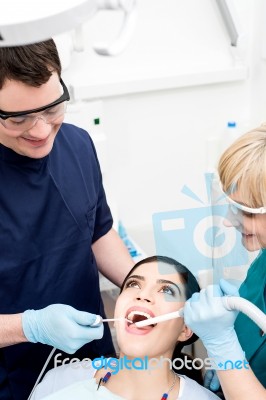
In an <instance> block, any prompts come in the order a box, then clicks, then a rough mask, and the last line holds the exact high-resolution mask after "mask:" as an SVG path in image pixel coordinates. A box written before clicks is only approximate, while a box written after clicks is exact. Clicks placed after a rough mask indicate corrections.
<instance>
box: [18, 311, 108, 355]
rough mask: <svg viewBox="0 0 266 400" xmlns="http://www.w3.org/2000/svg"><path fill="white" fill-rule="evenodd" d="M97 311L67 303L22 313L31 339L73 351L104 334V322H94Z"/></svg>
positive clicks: (25, 332) (69, 351) (70, 352)
mask: <svg viewBox="0 0 266 400" xmlns="http://www.w3.org/2000/svg"><path fill="white" fill-rule="evenodd" d="M95 320H96V315H95V314H90V313H88V312H85V311H78V310H76V309H75V308H73V307H71V306H68V305H65V304H52V305H50V306H48V307H46V308H43V309H41V310H27V311H25V312H24V313H23V314H22V328H23V331H24V335H25V337H26V338H27V340H28V341H29V342H32V343H37V342H40V343H43V344H48V345H50V346H53V347H56V348H57V349H60V350H63V351H65V352H66V353H69V354H73V353H75V352H76V351H77V350H78V349H79V348H80V347H82V346H83V345H84V344H86V343H89V342H91V341H92V340H95V339H101V338H102V336H103V324H101V325H100V326H97V327H91V326H90V325H91V324H93V322H94V321H95Z"/></svg>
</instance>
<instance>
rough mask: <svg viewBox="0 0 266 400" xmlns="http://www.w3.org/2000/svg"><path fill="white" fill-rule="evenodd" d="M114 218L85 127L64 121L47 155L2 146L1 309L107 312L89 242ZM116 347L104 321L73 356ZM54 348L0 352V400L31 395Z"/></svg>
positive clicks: (8, 311)
mask: <svg viewBox="0 0 266 400" xmlns="http://www.w3.org/2000/svg"><path fill="white" fill-rule="evenodd" d="M112 223H113V221H112V216H111V213H110V210H109V207H108V205H107V202H106V198H105V193H104V189H103V186H102V178H101V172H100V167H99V163H98V160H97V156H96V152H95V148H94V145H93V143H92V140H91V138H90V137H89V135H88V133H87V132H86V131H84V130H82V129H80V128H77V127H75V126H73V125H69V124H63V125H62V127H61V129H60V130H59V132H58V134H57V137H56V139H55V142H54V146H53V149H52V151H51V153H50V154H49V155H48V156H46V157H44V158H42V159H31V158H28V157H25V156H21V155H19V154H17V153H15V152H14V151H12V150H11V149H9V148H6V147H4V146H3V145H0V314H14V313H20V312H23V311H25V310H27V309H40V308H43V307H46V306H47V305H49V304H54V303H63V304H69V305H71V306H73V307H75V308H77V309H79V310H84V311H89V312H92V313H96V314H100V315H104V311H103V304H102V300H101V296H100V290H99V277H98V270H97V266H96V262H95V259H94V256H93V253H92V250H91V244H92V243H93V242H95V241H96V240H97V239H99V238H100V237H101V236H103V235H105V234H106V233H107V232H108V231H109V230H110V229H111V227H112ZM113 350H114V349H113V346H112V341H111V336H110V331H109V329H108V327H107V326H106V325H105V335H104V338H103V339H102V340H98V341H94V342H93V343H90V344H88V345H86V346H84V347H83V348H82V349H81V350H80V351H78V352H77V353H76V354H75V355H74V356H73V357H78V358H80V359H83V358H88V357H92V358H94V357H97V356H99V355H106V354H110V353H112V352H113ZM50 351H51V347H50V346H47V345H42V344H31V343H22V344H18V345H14V346H10V347H6V348H3V349H0V399H1V400H2V399H16V400H22V399H23V400H24V399H27V397H28V395H29V393H30V391H31V389H32V387H33V384H34V382H35V380H36V379H37V375H38V374H39V372H40V370H41V368H42V366H43V364H44V362H45V360H46V358H47V356H48V354H49V352H50ZM64 357H71V356H69V355H62V357H61V359H62V358H64ZM51 366H53V364H51Z"/></svg>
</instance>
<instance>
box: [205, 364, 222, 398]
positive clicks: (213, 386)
mask: <svg viewBox="0 0 266 400" xmlns="http://www.w3.org/2000/svg"><path fill="white" fill-rule="evenodd" d="M203 385H204V387H206V388H207V389H209V390H211V391H212V392H217V390H218V389H219V388H220V381H219V378H218V376H217V374H216V372H215V370H213V369H208V370H207V372H206V374H205V375H204V382H203Z"/></svg>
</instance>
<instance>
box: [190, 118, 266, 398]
mask: <svg viewBox="0 0 266 400" xmlns="http://www.w3.org/2000/svg"><path fill="white" fill-rule="evenodd" d="M218 172H219V176H220V180H221V184H222V187H223V191H224V192H225V193H226V194H227V195H228V204H229V209H230V210H231V211H230V215H229V216H228V218H227V220H226V221H225V224H226V225H227V226H233V227H235V228H236V229H237V230H239V231H240V233H241V235H242V244H243V246H244V247H245V248H246V249H247V250H248V251H251V252H254V251H258V250H259V254H258V256H257V258H256V259H255V261H254V262H253V263H252V264H251V266H250V268H249V270H248V273H247V276H246V279H245V280H244V282H243V283H242V285H241V287H240V290H239V293H240V295H241V297H244V298H246V299H248V300H249V301H251V302H252V303H253V304H255V305H256V306H257V307H259V308H260V309H261V310H262V311H263V312H264V313H265V312H266V127H265V126H264V125H262V126H261V127H259V128H257V129H254V130H253V131H251V132H249V133H247V134H245V135H243V136H242V137H240V138H239V139H238V140H237V141H235V142H234V143H233V144H232V145H231V146H230V147H229V148H228V149H227V150H226V151H225V152H224V154H223V155H222V157H221V159H220V162H219V167H218ZM215 290H216V291H217V290H218V292H216V297H215V296H214V297H213V292H212V290H206V291H205V290H204V291H202V292H201V294H200V295H198V300H199V301H198V302H193V301H189V302H188V304H187V305H186V308H185V320H186V323H187V324H188V325H189V326H190V327H191V328H192V329H193V330H194V331H195V332H196V333H197V334H198V335H199V336H200V337H201V339H202V340H203V343H204V345H205V347H206V348H207V350H208V353H209V354H210V353H211V354H212V355H213V356H214V357H217V359H219V357H222V356H223V354H222V353H221V352H222V351H223V350H222V349H224V347H225V343H227V349H225V350H224V351H225V352H226V355H227V358H228V359H232V360H234V359H236V358H238V359H241V358H242V359H243V357H246V359H247V361H248V362H249V365H250V369H245V368H242V369H232V370H227V371H222V370H221V371H219V370H218V371H217V373H218V377H219V380H220V383H221V386H222V389H223V392H224V395H225V397H226V399H228V400H238V399H241V400H245V399H251V398H252V400H262V399H266V389H265V388H266V335H264V336H263V333H262V332H261V331H260V328H259V327H258V326H257V325H256V324H255V323H254V322H253V321H251V320H250V319H249V318H248V317H247V316H245V315H244V314H239V315H238V316H237V318H236V321H235V317H236V315H235V316H234V313H232V312H231V311H226V310H225V308H224V307H223V304H222V302H221V298H220V299H219V298H217V295H218V296H220V297H221V296H223V294H230V293H227V291H226V290H223V288H222V287H221V288H215ZM231 294H232V293H231ZM217 302H218V303H217ZM200 309H201V311H200ZM221 344H222V345H221ZM243 352H244V353H245V354H244V353H243ZM214 379H215V377H214Z"/></svg>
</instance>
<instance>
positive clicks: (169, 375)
mask: <svg viewBox="0 0 266 400" xmlns="http://www.w3.org/2000/svg"><path fill="white" fill-rule="evenodd" d="M166 358H167V357H164V358H163V359H162V360H160V358H159V357H158V358H153V359H152V358H150V359H148V357H146V358H145V357H144V358H139V360H138V358H132V357H129V356H126V355H124V354H121V355H120V357H119V368H117V370H116V371H114V372H113V373H112V376H111V378H110V379H109V381H108V383H107V384H106V387H107V388H108V389H109V390H111V391H112V392H113V393H115V394H117V395H120V396H121V397H125V398H126V399H130V400H135V399H138V400H146V399H153V398H154V399H156V398H161V397H160V396H162V394H163V393H165V392H168V390H169V388H170V387H171V385H172V384H173V381H174V374H173V372H172V370H171V366H170V362H168V361H166ZM169 360H171V357H170V358H169ZM111 372H112V371H111ZM178 392H179V377H177V379H176V383H175V385H174V388H173V390H172V391H171V393H170V394H169V397H168V399H169V400H170V399H172V398H177V397H178Z"/></svg>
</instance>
